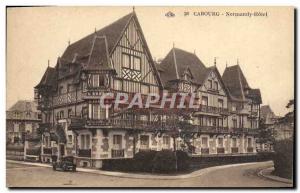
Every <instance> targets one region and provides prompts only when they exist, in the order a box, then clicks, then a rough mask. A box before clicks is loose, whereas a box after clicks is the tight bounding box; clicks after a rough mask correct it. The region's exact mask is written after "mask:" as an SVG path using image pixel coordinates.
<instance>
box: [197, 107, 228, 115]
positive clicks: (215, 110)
mask: <svg viewBox="0 0 300 193" xmlns="http://www.w3.org/2000/svg"><path fill="white" fill-rule="evenodd" d="M199 110H200V111H201V112H204V113H212V114H227V113H228V109H227V108H222V107H213V106H207V105H200V107H199Z"/></svg>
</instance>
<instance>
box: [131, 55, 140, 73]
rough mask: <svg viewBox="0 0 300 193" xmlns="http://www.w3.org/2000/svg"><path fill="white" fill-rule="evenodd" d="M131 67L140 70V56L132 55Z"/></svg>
mask: <svg viewBox="0 0 300 193" xmlns="http://www.w3.org/2000/svg"><path fill="white" fill-rule="evenodd" d="M133 69H134V70H138V71H141V58H139V57H136V56H134V57H133Z"/></svg>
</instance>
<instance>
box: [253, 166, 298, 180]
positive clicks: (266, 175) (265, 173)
mask: <svg viewBox="0 0 300 193" xmlns="http://www.w3.org/2000/svg"><path fill="white" fill-rule="evenodd" d="M273 170H274V167H269V168H266V169H263V170H261V171H260V172H258V175H259V176H262V177H264V178H267V179H270V180H274V181H277V182H283V183H287V184H293V180H290V179H286V178H281V177H279V176H274V175H272V174H271V172H272V171H273Z"/></svg>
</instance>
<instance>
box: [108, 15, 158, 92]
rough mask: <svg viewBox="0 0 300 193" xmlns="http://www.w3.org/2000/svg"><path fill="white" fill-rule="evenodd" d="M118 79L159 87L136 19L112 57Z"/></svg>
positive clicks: (128, 26)
mask: <svg viewBox="0 0 300 193" xmlns="http://www.w3.org/2000/svg"><path fill="white" fill-rule="evenodd" d="M110 58H111V63H112V65H113V68H114V69H115V71H116V73H117V75H116V78H117V79H122V81H123V82H128V81H130V82H132V81H134V82H139V83H143V84H147V85H150V86H156V87H159V86H160V83H159V77H158V76H157V71H156V69H155V66H154V63H153V61H152V58H151V55H150V52H149V50H147V44H146V42H145V39H144V37H143V34H142V32H141V29H140V27H139V24H138V21H137V19H136V17H133V18H132V19H131V20H130V21H129V23H128V24H127V26H126V28H125V29H124V31H123V34H122V35H121V38H120V40H119V42H118V44H117V45H116V47H115V50H114V51H113V52H112V53H111V55H110Z"/></svg>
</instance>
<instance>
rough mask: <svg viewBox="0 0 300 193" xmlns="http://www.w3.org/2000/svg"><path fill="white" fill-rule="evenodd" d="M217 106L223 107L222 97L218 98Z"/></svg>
mask: <svg viewBox="0 0 300 193" xmlns="http://www.w3.org/2000/svg"><path fill="white" fill-rule="evenodd" d="M218 107H219V108H224V102H223V99H218Z"/></svg>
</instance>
